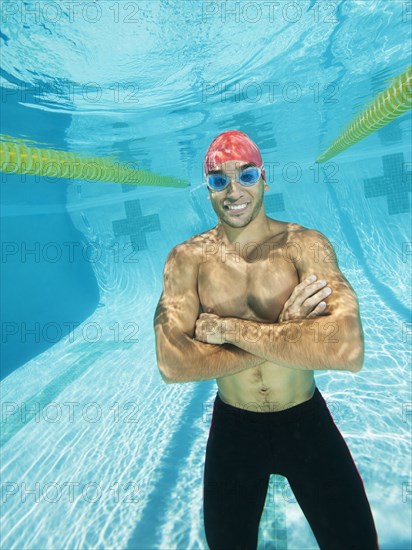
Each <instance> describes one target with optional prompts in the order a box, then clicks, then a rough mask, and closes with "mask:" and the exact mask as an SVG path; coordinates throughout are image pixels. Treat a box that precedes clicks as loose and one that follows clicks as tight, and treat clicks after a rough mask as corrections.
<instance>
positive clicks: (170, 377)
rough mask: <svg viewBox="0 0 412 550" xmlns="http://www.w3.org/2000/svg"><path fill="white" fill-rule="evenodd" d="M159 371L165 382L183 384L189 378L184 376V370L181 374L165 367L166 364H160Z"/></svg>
mask: <svg viewBox="0 0 412 550" xmlns="http://www.w3.org/2000/svg"><path fill="white" fill-rule="evenodd" d="M159 372H160V376H161V377H162V380H163V382H164V383H165V384H182V383H183V382H186V381H187V380H184V379H183V377H182V372H180V373H179V376H177V375H175V374H174V373H171V372H170V369H168V368H165V366H164V365H160V364H159Z"/></svg>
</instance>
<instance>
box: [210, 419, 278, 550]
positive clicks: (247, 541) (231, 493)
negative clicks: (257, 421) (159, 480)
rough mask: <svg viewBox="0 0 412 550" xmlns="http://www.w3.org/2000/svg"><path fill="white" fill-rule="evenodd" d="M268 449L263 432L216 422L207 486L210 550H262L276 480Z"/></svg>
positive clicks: (212, 433)
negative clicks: (269, 498)
mask: <svg viewBox="0 0 412 550" xmlns="http://www.w3.org/2000/svg"><path fill="white" fill-rule="evenodd" d="M264 443H265V441H264V438H263V437H262V436H261V435H259V430H257V431H255V432H253V431H250V428H249V430H248V429H247V427H246V428H245V429H244V430H242V426H241V425H239V424H238V425H235V424H232V425H231V424H230V422H229V421H228V422H227V423H226V421H223V422H221V421H220V419H218V418H214V419H213V422H212V426H211V428H210V432H209V439H208V442H207V446H206V459H205V470H204V485H203V515H204V526H205V534H206V540H207V543H208V545H209V548H210V550H256V548H257V541H258V530H259V522H260V518H261V515H262V511H263V507H264V504H265V499H266V493H267V489H268V484H269V475H270V472H269V462H268V460H267V456H268V454H267V452H266V449H265V448H263V447H264Z"/></svg>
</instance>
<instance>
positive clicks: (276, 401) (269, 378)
mask: <svg viewBox="0 0 412 550" xmlns="http://www.w3.org/2000/svg"><path fill="white" fill-rule="evenodd" d="M216 382H217V385H218V389H219V397H220V398H221V399H222V401H224V402H225V403H227V404H228V405H232V406H233V407H238V408H240V409H246V410H249V411H254V412H276V411H281V410H284V409H289V408H290V407H294V406H295V405H298V404H299V403H303V402H304V401H307V400H308V399H310V398H311V397H312V396H313V393H314V391H315V379H314V376H313V371H312V370H305V371H302V370H298V369H288V368H285V367H281V366H280V365H276V364H275V363H270V362H269V361H267V362H265V363H262V364H260V365H258V366H256V367H251V368H249V369H246V370H244V371H242V372H239V373H237V374H233V375H229V376H223V377H220V378H217V379H216Z"/></svg>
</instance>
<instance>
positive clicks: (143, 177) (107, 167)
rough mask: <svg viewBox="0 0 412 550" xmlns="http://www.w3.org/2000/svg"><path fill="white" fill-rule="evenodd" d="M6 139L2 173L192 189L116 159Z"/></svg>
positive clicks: (0, 151) (0, 155) (0, 153)
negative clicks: (29, 144) (87, 155)
mask: <svg viewBox="0 0 412 550" xmlns="http://www.w3.org/2000/svg"><path fill="white" fill-rule="evenodd" d="M7 138H8V136H0V171H1V172H5V173H9V174H11V173H13V174H29V175H38V176H46V177H53V178H68V179H74V180H87V181H106V182H110V183H127V184H130V185H152V186H155V187H180V188H184V187H188V186H189V183H188V182H187V181H185V180H181V179H178V178H173V177H169V176H161V175H160V174H154V173H152V172H147V171H145V170H139V169H136V168H133V167H130V165H128V164H125V163H121V162H117V161H116V159H115V158H114V157H82V156H81V155H78V154H77V153H69V152H67V151H59V150H54V149H40V148H38V147H32V146H30V147H28V146H27V145H24V143H22V142H20V140H11V139H7ZM130 164H132V163H130Z"/></svg>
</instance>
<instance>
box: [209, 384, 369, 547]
mask: <svg viewBox="0 0 412 550" xmlns="http://www.w3.org/2000/svg"><path fill="white" fill-rule="evenodd" d="M270 474H279V475H281V476H284V477H286V478H287V480H288V482H289V485H290V487H291V489H292V491H293V493H294V495H295V497H296V500H297V501H298V503H299V505H300V507H301V509H302V511H303V513H304V515H305V517H306V518H307V520H308V522H309V525H310V526H311V528H312V531H313V534H314V536H315V538H316V540H317V542H318V544H319V547H320V549H321V550H377V549H379V545H378V537H377V533H376V529H375V524H374V520H373V517H372V512H371V509H370V506H369V502H368V499H367V496H366V493H365V489H364V486H363V482H362V479H361V476H360V474H359V472H358V470H357V468H356V466H355V463H354V461H353V459H352V456H351V453H350V451H349V449H348V447H347V445H346V443H345V440H344V439H343V437H342V435H341V433H340V432H339V430H338V428H337V426H336V424H335V423H334V421H333V418H332V416H331V414H330V412H329V409H328V407H327V405H326V402H325V400H324V398H323V396H322V394H321V393H320V391H319V390H318V388H315V392H314V394H313V396H312V397H311V398H310V399H309V400H307V401H305V402H303V403H300V404H298V405H294V406H292V407H289V408H287V409H284V410H280V411H276V412H256V411H253V410H245V409H240V408H238V407H233V406H232V405H229V404H227V403H225V402H224V401H222V399H221V398H220V397H219V393H217V394H216V398H215V401H214V407H213V417H212V422H211V425H210V432H209V438H208V441H207V446H206V459H205V467H204V483H203V515H204V526H205V534H206V540H207V543H208V545H209V548H210V550H256V548H257V542H258V530H259V522H260V518H261V515H262V512H263V507H264V504H265V500H266V493H267V489H268V484H269V476H270Z"/></svg>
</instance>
